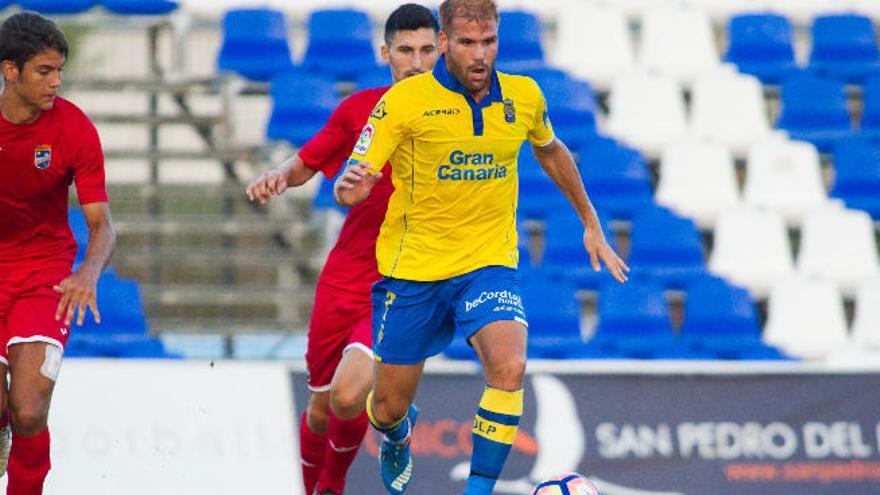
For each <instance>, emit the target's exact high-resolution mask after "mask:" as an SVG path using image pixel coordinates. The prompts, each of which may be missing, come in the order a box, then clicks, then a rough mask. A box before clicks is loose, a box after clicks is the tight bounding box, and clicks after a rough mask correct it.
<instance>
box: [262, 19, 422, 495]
mask: <svg viewBox="0 0 880 495" xmlns="http://www.w3.org/2000/svg"><path fill="white" fill-rule="evenodd" d="M438 31H439V26H438V25H437V20H436V18H435V17H434V15H433V14H432V13H431V11H430V10H428V9H427V8H425V7H422V6H421V5H416V4H406V5H403V6H401V7H399V8H397V9H396V10H395V11H394V12H392V13H391V15H390V16H389V17H388V20H387V21H386V23H385V45H384V46H383V47H382V58H383V59H384V60H385V61H386V62H387V63H388V64H389V65H390V66H391V74H392V77H393V81H394V82H395V83H396V82H398V81H400V80H403V79H405V78H407V77H409V76H413V75H416V74H420V73H422V72H426V71H430V70H432V69H433V68H434V63H435V62H436V61H437V58H438V56H439V53H438V49H437V33H438ZM387 89H388V88H387V87H384V88H376V89H368V90H364V91H359V92H357V93H355V94H353V95H351V96H350V97H348V98H347V99H346V100H345V101H343V102H342V103H341V104H340V105H339V107H338V108H337V109H336V110H335V111H334V112H333V115H332V116H331V117H330V120H329V121H328V122H327V124H326V125H325V127H324V128H323V129H321V131H320V132H319V133H318V134H317V135H315V137H313V138H312V139H311V140H310V141H309V142H308V143H306V144H305V146H303V147H302V149H300V150H299V153H297V154H296V155H294V156H293V157H292V158H290V159H289V160H287V161H285V162H284V163H282V164H281V165H280V166H279V167H278V168H276V169H274V170H271V171H269V172H265V173H263V174H262V175H261V176H260V177H259V178H257V179H256V180H255V181H254V182H252V183H251V184H250V185H249V186H248V189H247V194H248V197H249V198H250V199H251V201H259V202H260V203H261V204H265V203H266V201H268V200H269V198H271V197H272V196H277V195H279V194H281V193H283V192H284V191H285V190H286V189H287V188H289V187H296V186H300V185H302V184H304V183H305V182H306V181H308V180H309V179H311V178H312V177H313V176H314V175H315V174H316V173H317V172H321V173H323V174H324V175H325V176H326V177H327V178H328V179H330V178H332V177H334V176H335V175H336V173H337V172H339V170H340V169H341V168H342V166H343V165H344V163H345V161H346V160H347V159H348V156H349V154H350V153H351V150H352V148H354V147H355V145H356V143H357V142H358V139H359V136H360V135H361V131H362V129H363V127H364V124H365V123H366V122H367V119H368V118H369V116H370V113H371V112H375V113H377V115H381V114H382V112H384V109H383V108H375V107H376V104H377V103H378V102H379V99H380V98H381V97H382V95H383V94H384V93H385V91H386V90H387ZM379 118H381V117H379ZM364 139H366V138H364ZM374 177H375V178H376V180H377V181H378V184H376V187H375V188H373V191H372V193H371V194H370V196H369V198H368V199H367V200H366V201H364V202H363V203H361V204H359V205H358V206H355V207H354V208H352V209H351V210H350V211H349V213H348V217H347V218H346V220H345V223H344V224H343V226H342V230H341V231H340V233H339V238H338V240H337V241H336V245H335V246H334V247H333V250H332V251H331V252H330V256H329V257H328V259H327V262H326V264H325V265H324V269H323V270H322V271H321V275H320V277H319V278H318V286H317V290H316V293H315V306H314V310H313V311H312V319H311V322H310V323H309V340H308V349H307V351H306V362H307V365H308V372H309V383H308V385H309V390H310V392H311V394H310V397H309V405H308V410H307V411H306V412H305V414H303V416H302V419H301V420H300V453H301V462H302V471H303V484H304V485H305V489H306V493H307V494H309V495H311V494H312V493H318V494H321V495H324V494H341V493H342V492H343V489H344V487H345V476H346V473H347V472H348V468H349V467H350V466H351V463H352V462H353V461H354V458H355V455H356V454H357V450H358V447H359V446H360V444H361V441H362V440H363V438H364V435H365V434H366V431H367V427H368V421H367V417H366V413H364V405H365V403H366V397H367V393H368V392H369V391H370V386H371V384H372V377H373V352H372V341H373V339H372V329H371V301H370V287H371V286H372V284H373V282H375V281H377V280H379V278H380V276H379V272H378V270H377V268H376V238H377V237H378V235H379V227H380V226H381V225H382V222H383V220H384V219H385V211H386V210H387V208H388V198H389V197H390V196H391V193H392V192H393V190H394V188H393V186H392V184H391V174H385V175H384V176H382V174H376V175H375V176H374ZM348 351H355V352H348Z"/></svg>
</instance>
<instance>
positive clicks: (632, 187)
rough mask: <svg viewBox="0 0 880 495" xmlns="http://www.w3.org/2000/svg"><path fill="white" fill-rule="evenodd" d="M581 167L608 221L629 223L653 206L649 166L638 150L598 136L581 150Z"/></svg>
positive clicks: (579, 163) (588, 186)
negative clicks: (612, 219) (621, 220)
mask: <svg viewBox="0 0 880 495" xmlns="http://www.w3.org/2000/svg"><path fill="white" fill-rule="evenodd" d="M578 168H579V169H580V171H581V176H582V177H583V179H584V182H585V183H586V184H588V185H587V189H588V190H589V194H590V199H591V200H592V201H593V204H594V205H596V208H597V209H598V210H600V211H602V212H603V213H604V214H605V215H607V216H608V217H609V218H615V219H624V220H629V219H631V218H632V217H633V215H635V214H636V213H637V212H638V211H640V210H642V209H644V208H647V207H651V206H653V205H654V198H653V196H652V194H651V179H650V175H649V173H648V164H647V162H646V161H645V158H644V157H643V156H642V154H641V153H639V152H638V151H637V150H634V149H632V148H630V147H628V146H626V145H623V144H621V143H619V142H617V141H615V140H614V139H610V138H606V137H597V138H596V139H594V140H592V141H590V142H589V143H588V144H587V145H585V146H584V147H583V148H582V149H581V151H580V153H579V156H578Z"/></svg>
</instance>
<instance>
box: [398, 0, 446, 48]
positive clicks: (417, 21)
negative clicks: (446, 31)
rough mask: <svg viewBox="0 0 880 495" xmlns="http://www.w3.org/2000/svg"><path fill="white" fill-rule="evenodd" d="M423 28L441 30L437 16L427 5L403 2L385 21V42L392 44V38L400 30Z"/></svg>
mask: <svg viewBox="0 0 880 495" xmlns="http://www.w3.org/2000/svg"><path fill="white" fill-rule="evenodd" d="M421 28H428V29H433V30H434V32H435V33H437V32H439V31H440V25H439V24H438V23H437V18H436V17H434V14H433V13H432V12H431V11H430V10H428V8H427V7H423V6H421V5H418V4H415V3H407V4H403V5H401V6H400V7H397V8H396V9H395V10H394V12H392V13H391V15H390V16H388V20H387V21H385V44H386V45H391V40H393V39H394V35H396V34H397V33H398V32H399V31H415V30H416V29H421Z"/></svg>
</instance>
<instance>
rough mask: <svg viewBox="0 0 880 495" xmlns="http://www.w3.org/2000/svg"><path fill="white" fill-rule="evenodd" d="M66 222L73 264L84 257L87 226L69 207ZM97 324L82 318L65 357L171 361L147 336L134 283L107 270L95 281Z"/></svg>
mask: <svg viewBox="0 0 880 495" xmlns="http://www.w3.org/2000/svg"><path fill="white" fill-rule="evenodd" d="M68 221H69V224H70V227H71V230H72V231H73V234H74V238H75V239H76V242H77V254H76V260H75V262H74V265H78V264H79V263H80V262H82V260H83V258H84V257H85V249H86V243H87V242H88V232H89V231H88V226H87V225H86V221H85V217H84V216H83V213H82V211H81V210H79V209H74V208H71V210H70V212H69V215H68ZM97 292H98V307H99V310H100V312H101V323H100V324H98V323H95V321H94V319H93V317H92V315H91V314H88V315H86V318H85V320H84V323H83V325H82V326H74V328H72V329H71V330H72V331H71V332H70V339H69V340H68V343H67V347H66V348H65V351H64V355H65V356H67V357H98V358H141V359H144V358H173V357H176V356H175V355H174V354H171V353H169V352H166V350H165V348H164V346H163V345H162V342H161V341H160V340H159V339H157V338H155V337H153V336H152V335H150V333H149V331H148V328H147V318H146V315H145V313H144V306H143V301H142V300H141V292H140V287H139V286H138V283H137V281H135V280H129V279H125V278H123V277H120V276H118V275H117V274H116V272H115V271H114V270H113V268H108V269H107V270H106V271H105V272H104V273H103V274H102V275H101V278H100V279H99V280H98V287H97Z"/></svg>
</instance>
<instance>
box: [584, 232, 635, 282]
mask: <svg viewBox="0 0 880 495" xmlns="http://www.w3.org/2000/svg"><path fill="white" fill-rule="evenodd" d="M584 247H586V248H587V253H589V254H590V264H591V265H593V270H594V271H597V272H598V271H601V270H602V266H601V265H600V264H599V260H602V263H604V264H605V266H606V267H608V271H610V272H611V275H613V276H614V278H615V279H617V281H618V282H620V283H624V282H626V281H627V280H629V277H627V275H626V274H627V273H628V272H629V267H628V266H626V263H624V262H623V260H622V259H620V256H618V255H617V253H615V252H614V250H613V249H611V246H609V245H608V242H607V241H606V240H605V234H603V233H602V230H601V229H598V228H596V229H587V230H586V231H584Z"/></svg>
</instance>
